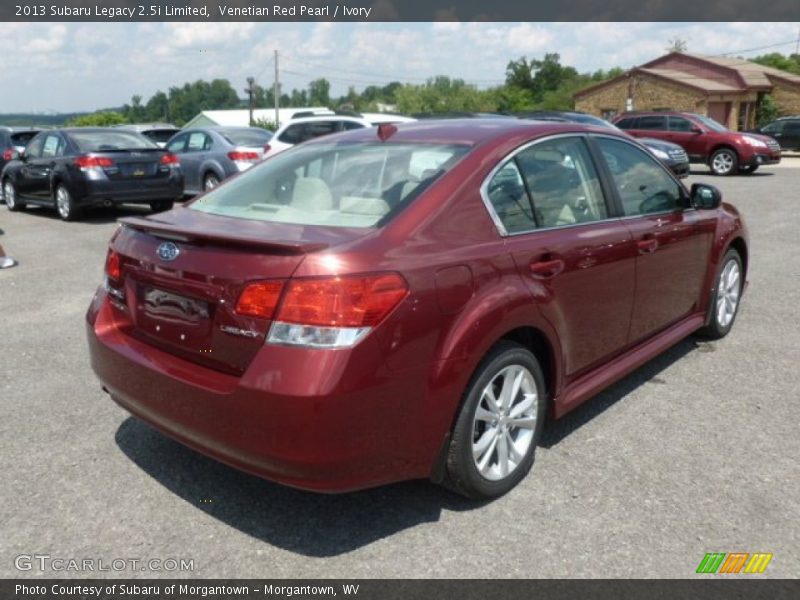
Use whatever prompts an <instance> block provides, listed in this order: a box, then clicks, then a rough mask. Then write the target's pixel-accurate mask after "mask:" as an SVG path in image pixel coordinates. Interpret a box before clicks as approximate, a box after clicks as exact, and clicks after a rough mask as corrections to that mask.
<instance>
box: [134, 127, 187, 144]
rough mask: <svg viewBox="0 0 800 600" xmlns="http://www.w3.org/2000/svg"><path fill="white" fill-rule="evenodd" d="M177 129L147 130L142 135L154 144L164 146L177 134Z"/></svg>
mask: <svg viewBox="0 0 800 600" xmlns="http://www.w3.org/2000/svg"><path fill="white" fill-rule="evenodd" d="M178 131H180V130H179V129H148V130H147V131H143V132H142V135H143V136H144V137H146V138H147V139H148V140H151V141H153V142H155V143H156V144H166V143H167V142H168V141H169V140H170V138H171V137H172V136H173V135H175V134H176V133H178Z"/></svg>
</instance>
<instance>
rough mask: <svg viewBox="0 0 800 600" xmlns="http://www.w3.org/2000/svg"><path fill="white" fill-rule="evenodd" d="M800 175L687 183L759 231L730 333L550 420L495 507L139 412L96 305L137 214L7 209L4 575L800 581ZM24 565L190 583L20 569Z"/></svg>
mask: <svg viewBox="0 0 800 600" xmlns="http://www.w3.org/2000/svg"><path fill="white" fill-rule="evenodd" d="M798 167H800V160H797V159H796V160H794V161H791V162H790V161H789V160H787V161H784V165H782V166H780V167H777V168H762V169H761V170H759V171H758V172H757V173H755V174H753V175H751V176H742V177H733V178H718V177H712V176H710V175H709V174H707V173H706V172H705V170H704V169H700V170H698V172H697V173H696V174H694V175H692V177H690V179H689V182H694V181H708V182H711V183H713V184H715V185H718V186H719V187H720V188H721V189H722V190H723V193H724V197H725V199H726V200H727V201H730V202H732V203H734V204H735V205H737V206H738V207H739V208H740V210H741V211H742V212H743V213H744V215H745V217H746V219H747V222H748V225H749V227H750V233H751V238H752V239H751V243H752V245H751V267H750V273H749V281H750V287H749V289H748V291H747V293H746V294H745V296H744V300H743V305H742V307H741V311H740V314H739V317H738V320H737V322H736V325H735V327H734V329H733V331H732V333H731V334H730V335H729V336H728V337H727V338H726V339H724V340H722V341H719V342H714V343H705V342H700V341H697V340H695V339H691V338H690V339H687V340H685V341H683V342H681V343H679V344H678V345H677V346H675V347H674V348H672V349H671V350H669V351H668V352H666V353H665V354H663V355H662V356H661V357H659V358H658V359H656V360H654V361H652V362H651V363H649V364H647V365H646V366H644V367H643V368H641V369H640V370H638V371H637V372H635V373H634V374H633V375H631V376H629V377H627V378H626V379H624V380H623V381H621V382H620V383H618V384H616V385H615V386H613V387H612V388H611V389H609V390H607V391H605V392H603V393H601V394H600V395H599V396H598V397H596V398H594V399H593V400H592V401H590V402H589V403H588V404H586V405H584V406H583V407H581V408H580V409H578V410H577V411H575V412H573V413H571V414H570V415H569V416H567V417H566V418H565V419H563V420H561V421H559V422H557V423H554V424H551V426H550V427H549V428H548V430H547V432H546V434H545V439H544V444H543V446H542V447H540V448H539V449H538V451H537V456H536V464H535V466H534V469H533V472H532V473H531V475H529V476H528V478H527V479H525V480H524V481H523V482H522V484H521V485H519V486H518V487H517V488H516V489H515V490H513V491H512V492H511V493H510V494H508V495H507V496H505V497H503V498H501V499H499V500H496V501H494V502H491V503H484V504H475V503H472V502H469V501H466V500H463V499H461V498H460V497H457V496H455V495H453V494H451V493H450V492H447V491H445V490H443V489H440V488H438V487H436V486H433V485H431V484H429V483H427V482H409V483H402V484H397V485H393V486H388V487H383V488H378V489H374V490H368V491H364V492H359V493H354V494H348V495H339V496H324V495H315V494H311V493H305V492H299V491H295V490H291V489H288V488H284V487H281V486H279V485H275V484H272V483H269V482H267V481H263V480H260V479H257V478H255V477H251V476H249V475H245V474H243V473H240V472H237V471H235V470H233V469H231V468H228V467H226V466H223V465H221V464H219V463H217V462H215V461H213V460H211V459H208V458H205V457H203V456H201V455H199V454H197V453H195V452H193V451H191V450H188V449H186V448H185V447H183V446H181V445H180V444H178V443H176V442H173V441H171V440H170V439H168V438H165V437H164V436H162V435H161V434H159V433H157V432H155V431H154V430H152V429H151V428H149V427H148V426H146V425H144V424H142V423H141V422H139V421H137V420H136V419H134V418H132V417H130V416H129V415H128V414H127V413H126V412H125V411H124V410H122V409H121V408H119V407H117V406H116V405H115V404H114V403H113V402H112V401H111V400H110V399H109V398H108V396H106V394H104V393H103V392H102V391H101V389H100V386H99V384H98V382H97V380H96V379H95V377H94V375H93V374H92V371H91V369H90V367H89V359H88V353H87V345H86V340H85V329H84V313H85V310H86V308H87V306H88V304H89V301H90V299H91V297H92V294H93V292H94V290H95V288H96V286H97V285H98V283H99V282H100V280H101V277H102V270H103V260H104V257H105V249H106V244H107V240H108V238H109V236H110V235H111V233H112V231H113V230H114V228H115V219H116V218H117V217H118V216H120V215H121V214H134V213H143V212H145V211H144V210H143V209H135V208H134V209H127V210H122V211H113V210H110V211H109V210H106V211H102V212H98V213H93V214H92V215H91V216H90V217H89V218H88V219H87V220H85V221H82V222H77V223H63V222H61V221H60V220H59V219H58V218H57V217H56V215H55V213H54V212H49V211H46V210H43V209H35V208H34V209H29V210H27V211H26V212H22V213H10V212H8V211H7V210H6V208H5V207H4V206H0V228H2V229H4V230H5V231H6V235H5V236H3V237H2V238H0V243H2V244H3V246H4V247H5V248H6V251H7V252H8V253H9V254H11V255H13V256H14V257H15V258H17V259H18V260H19V262H20V265H19V266H17V267H15V268H13V269H9V270H5V271H0V577H17V576H24V577H34V576H35V577H44V576H46V577H54V576H67V577H71V576H80V577H87V576H92V575H95V576H97V575H100V576H130V577H135V576H141V577H154V576H165V575H169V576H178V577H188V576H192V577H201V578H212V577H264V578H267V577H269V578H272V577H275V578H280V577H303V578H311V577H346V578H351V577H352V578H360V577H366V578H373V577H375V578H377V577H381V578H382V577H414V578H425V577H437V578H441V577H447V578H466V577H481V578H482V577H487V578H539V577H637V578H638V577H671V578H684V577H695V576H696V575H695V569H696V568H697V566H698V564H699V563H700V561H701V559H702V558H703V557H704V555H705V553H707V552H751V553H752V552H770V553H773V555H774V557H773V559H772V561H771V563H770V564H769V565H768V568H767V569H766V571H765V573H764V574H763V575H761V576H760V577H796V576H797V575H798V574H800V526H799V525H798V515H800V477H798V457H800V435H799V434H798V424H799V423H800V368H798V365H800V326H799V325H798V313H797V309H798V303H799V301H800V259H799V257H800V234H798V231H800V191H799V190H800V168H798ZM32 555H48V556H50V557H51V559H52V558H65V559H69V558H75V559H79V560H83V559H91V560H93V561H95V562H94V563H93V564H94V565H95V568H97V567H98V566H99V565H100V564H103V565H105V566H107V567H108V566H109V565H110V564H111V563H112V561H114V560H115V559H124V560H129V559H139V560H149V559H156V560H161V561H164V560H168V559H175V560H181V559H183V560H185V561H189V560H190V561H193V563H192V564H193V570H191V571H183V572H165V571H163V570H162V571H157V570H148V568H147V567H146V568H145V570H142V569H141V565H140V564H137V566H136V567H130V566H129V563H126V566H125V568H123V569H122V570H121V571H114V570H113V569H112V570H110V571H103V572H96V571H95V572H92V571H84V572H76V571H74V570H68V571H53V570H52V569H45V570H41V569H39V568H38V563H36V562H35V561H34V563H33V565H32V567H31V568H30V569H27V570H19V569H18V567H21V568H23V569H24V568H26V565H27V564H28V563H27V562H26V560H25V559H24V558H23V559H22V562H20V560H19V559H18V557H20V556H23V557H24V556H32ZM48 560H49V559H48ZM99 561H103V562H102V563H100V562H99ZM15 563H16V564H15ZM66 564H68V563H66ZM116 564H117V565H120V564H121V563H119V562H117V563H116ZM168 564H169V565H172V563H168ZM51 566H52V565H51ZM62 566H63V565H62ZM162 568H163V567H162ZM706 577H708V576H706ZM751 577H752V576H751Z"/></svg>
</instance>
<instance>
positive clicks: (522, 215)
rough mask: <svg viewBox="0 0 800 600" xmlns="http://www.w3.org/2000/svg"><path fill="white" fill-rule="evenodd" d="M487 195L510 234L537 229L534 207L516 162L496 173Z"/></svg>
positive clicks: (507, 164)
mask: <svg viewBox="0 0 800 600" xmlns="http://www.w3.org/2000/svg"><path fill="white" fill-rule="evenodd" d="M486 195H487V197H488V199H489V202H490V203H491V205H492V208H493V209H494V212H495V214H496V215H497V217H498V218H499V219H500V222H501V223H503V227H504V228H505V230H506V231H507V232H508V233H520V232H523V231H530V230H532V229H536V219H535V218H534V216H533V205H532V204H531V200H530V197H529V196H528V193H527V191H526V190H525V182H524V181H523V179H522V173H520V170H519V167H517V163H516V161H515V160H510V161H508V162H507V163H506V164H505V165H503V167H501V168H500V170H499V171H498V172H497V173H495V175H494V177H492V180H491V181H490V182H489V185H488V186H487V187H486Z"/></svg>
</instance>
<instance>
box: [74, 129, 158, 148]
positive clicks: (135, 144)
mask: <svg viewBox="0 0 800 600" xmlns="http://www.w3.org/2000/svg"><path fill="white" fill-rule="evenodd" d="M69 135H70V137H71V138H72V141H73V142H74V143H75V145H76V146H77V147H78V149H79V150H80V151H81V152H106V151H109V150H111V151H113V150H140V149H145V148H158V146H156V145H155V144H154V143H153V142H151V141H150V140H148V139H147V138H146V137H144V136H143V135H142V134H140V133H136V132H135V131H123V130H108V129H105V130H102V129H95V130H80V131H77V130H73V131H72V132H70V134H69Z"/></svg>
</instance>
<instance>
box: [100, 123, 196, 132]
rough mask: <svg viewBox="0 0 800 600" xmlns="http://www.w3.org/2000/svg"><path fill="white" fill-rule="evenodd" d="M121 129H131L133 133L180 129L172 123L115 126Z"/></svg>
mask: <svg viewBox="0 0 800 600" xmlns="http://www.w3.org/2000/svg"><path fill="white" fill-rule="evenodd" d="M114 127H116V128H119V129H130V130H133V131H147V130H148V129H180V127H177V126H175V125H172V124H171V123H123V124H122V125H115V126H114Z"/></svg>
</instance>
